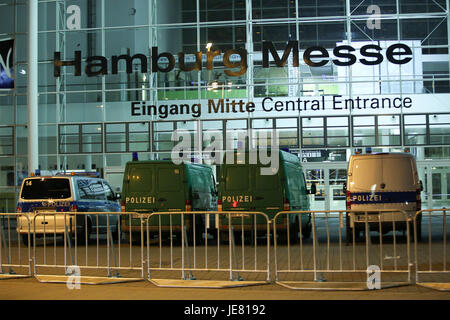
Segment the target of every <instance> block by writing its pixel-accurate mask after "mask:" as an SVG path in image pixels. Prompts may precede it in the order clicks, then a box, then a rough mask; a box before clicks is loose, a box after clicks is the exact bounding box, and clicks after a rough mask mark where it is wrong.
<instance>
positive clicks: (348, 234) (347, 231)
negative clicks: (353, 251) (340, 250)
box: [345, 215, 359, 243]
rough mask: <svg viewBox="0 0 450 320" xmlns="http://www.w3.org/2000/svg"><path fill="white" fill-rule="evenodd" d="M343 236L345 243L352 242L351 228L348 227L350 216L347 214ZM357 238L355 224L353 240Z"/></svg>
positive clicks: (357, 232) (357, 231)
mask: <svg viewBox="0 0 450 320" xmlns="http://www.w3.org/2000/svg"><path fill="white" fill-rule="evenodd" d="M345 231H346V232H345V237H346V242H347V243H352V242H353V229H352V228H351V227H350V217H349V216H348V215H346V216H345ZM358 238H359V230H358V229H357V228H356V226H355V241H357V240H358Z"/></svg>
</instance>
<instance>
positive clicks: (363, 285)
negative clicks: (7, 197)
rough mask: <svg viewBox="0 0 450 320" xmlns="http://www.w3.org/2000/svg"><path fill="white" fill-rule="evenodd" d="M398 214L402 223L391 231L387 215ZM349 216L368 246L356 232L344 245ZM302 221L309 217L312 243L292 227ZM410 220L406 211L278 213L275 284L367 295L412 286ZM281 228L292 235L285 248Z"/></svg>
mask: <svg viewBox="0 0 450 320" xmlns="http://www.w3.org/2000/svg"><path fill="white" fill-rule="evenodd" d="M393 212H395V213H398V214H400V219H399V220H397V221H392V222H389V223H388V224H387V225H386V223H387V222H385V221H384V220H383V215H386V214H390V213H393ZM346 213H348V214H349V217H350V215H352V216H353V217H354V218H355V219H356V218H358V219H359V220H354V221H355V224H358V225H357V226H359V229H361V230H360V231H363V232H365V235H366V236H365V240H364V239H362V238H361V239H360V240H358V239H357V238H358V234H359V231H356V232H355V229H356V228H351V229H350V230H349V231H350V233H349V234H348V240H349V241H346V239H344V235H345V234H347V232H346V231H347V230H346V225H347V223H348V222H347V221H346V220H347V218H346ZM303 215H307V216H310V222H311V229H312V230H311V238H310V239H303V233H304V231H307V230H306V229H305V230H302V228H301V224H300V223H297V224H294V226H296V227H295V229H293V228H292V226H291V223H292V222H293V221H301V217H302V216H303ZM296 219H298V220H296ZM304 219H305V218H303V220H304ZM411 220H412V218H411V219H408V216H407V214H406V213H405V212H404V211H402V210H364V211H356V210H330V211H282V212H279V213H277V214H276V216H275V217H274V219H273V229H274V234H275V237H274V238H275V241H274V246H275V248H274V249H275V281H276V283H278V284H280V285H282V286H285V287H288V288H291V289H297V290H302V289H308V290H368V289H381V288H387V287H393V286H399V285H408V284H410V282H411V264H410V261H411V259H410V225H409V224H410V223H407V222H408V221H411ZM289 221H291V222H289ZM356 221H358V222H356ZM280 224H286V227H285V229H286V233H287V235H285V237H280V238H282V239H287V242H286V243H285V244H283V245H282V246H281V245H280V244H279V242H280V240H279V239H277V229H279V228H280ZM403 227H404V228H405V229H406V230H405V231H406V234H405V235H404V236H402V237H401V238H399V236H398V235H397V234H396V231H398V230H400V229H401V228H403ZM373 229H377V230H379V231H380V232H379V236H378V239H377V238H376V237H375V238H374V237H373V235H372V234H371V231H372V230H373ZM389 229H392V235H389V234H387V235H385V236H384V238H385V239H383V232H384V233H386V231H387V230H389ZM278 232H279V231H278ZM292 234H293V235H292ZM367 235H369V236H367ZM291 242H298V244H293V243H291ZM281 257H282V258H281ZM397 277H401V279H400V280H399V279H397ZM405 278H406V279H405Z"/></svg>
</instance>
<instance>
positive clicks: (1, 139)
mask: <svg viewBox="0 0 450 320" xmlns="http://www.w3.org/2000/svg"><path fill="white" fill-rule="evenodd" d="M12 154H14V127H0V155H2V156H5V155H12Z"/></svg>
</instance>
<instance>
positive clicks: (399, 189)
mask: <svg viewBox="0 0 450 320" xmlns="http://www.w3.org/2000/svg"><path fill="white" fill-rule="evenodd" d="M422 189H423V187H422V182H421V181H420V180H419V177H418V173H417V167H416V162H415V159H414V156H413V155H411V154H409V153H370V154H356V155H352V156H351V157H350V161H349V164H348V170H347V182H346V184H345V186H344V191H345V192H346V208H347V210H357V212H354V213H352V214H348V213H347V215H346V229H347V230H346V231H347V241H352V240H353V232H354V234H355V238H357V237H358V235H359V233H360V232H361V231H364V230H365V228H366V220H368V226H369V228H370V230H375V231H378V232H380V230H379V229H380V225H381V232H382V233H383V234H385V233H388V232H390V231H392V230H393V228H394V227H395V230H396V231H406V228H407V225H406V222H405V221H406V217H405V216H404V214H403V213H402V212H399V211H398V210H402V211H404V212H405V213H406V214H407V217H408V219H409V221H410V223H411V221H412V218H413V217H414V215H415V213H416V212H417V211H419V210H421V199H420V192H421V191H422ZM359 210H361V211H359ZM364 210H370V212H368V214H367V217H366V214H365V212H364ZM376 210H383V211H382V212H381V211H380V214H378V213H376V212H374V211H376ZM389 210H392V212H390V211H389ZM394 221H395V223H394ZM411 227H413V225H412V224H411ZM410 232H411V234H412V232H413V229H412V228H411V229H410ZM417 234H418V236H419V238H420V234H421V216H419V217H418V219H417Z"/></svg>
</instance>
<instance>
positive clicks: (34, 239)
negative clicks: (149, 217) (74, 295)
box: [29, 211, 144, 284]
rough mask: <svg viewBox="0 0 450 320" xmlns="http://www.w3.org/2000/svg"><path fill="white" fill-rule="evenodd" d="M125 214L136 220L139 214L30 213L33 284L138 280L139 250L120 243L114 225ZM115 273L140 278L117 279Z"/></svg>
mask: <svg viewBox="0 0 450 320" xmlns="http://www.w3.org/2000/svg"><path fill="white" fill-rule="evenodd" d="M130 215H135V216H137V217H138V218H139V219H141V220H142V217H141V216H140V215H139V214H136V213H129V212H125V213H124V212H45V211H40V212H35V213H34V214H33V215H32V216H31V218H30V223H31V237H30V242H31V243H32V246H33V268H34V275H35V277H36V279H38V280H39V281H40V282H52V283H66V284H67V283H68V282H72V283H73V282H76V283H77V284H110V283H120V282H129V281H140V280H143V279H144V266H143V261H144V260H143V258H142V257H143V252H144V247H143V245H141V248H140V250H136V249H134V250H133V246H132V244H131V242H130V243H129V244H127V243H124V241H123V240H122V232H121V228H120V227H121V225H120V220H121V219H126V218H127V216H130ZM38 236H39V237H38ZM93 236H94V237H95V240H94V241H92V239H91V238H92V237H93ZM58 238H60V239H59V240H60V241H59V243H60V245H58ZM52 240H53V241H52ZM49 241H50V244H48V242H49ZM61 241H62V242H63V245H61ZM30 242H29V244H30ZM136 251H137V252H136ZM127 256H129V260H128V263H125V265H124V263H123V261H122V260H124V258H125V261H126V260H127V259H126V257H127ZM133 259H134V261H137V263H133ZM105 270H106V272H107V275H106V276H105V275H104V272H105ZM119 271H120V272H128V273H129V274H131V273H135V272H139V273H140V276H138V277H135V276H134V277H132V276H130V275H129V274H128V275H127V276H123V275H121V274H120V273H119ZM58 273H59V274H58Z"/></svg>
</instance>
